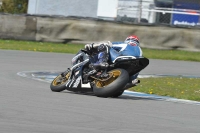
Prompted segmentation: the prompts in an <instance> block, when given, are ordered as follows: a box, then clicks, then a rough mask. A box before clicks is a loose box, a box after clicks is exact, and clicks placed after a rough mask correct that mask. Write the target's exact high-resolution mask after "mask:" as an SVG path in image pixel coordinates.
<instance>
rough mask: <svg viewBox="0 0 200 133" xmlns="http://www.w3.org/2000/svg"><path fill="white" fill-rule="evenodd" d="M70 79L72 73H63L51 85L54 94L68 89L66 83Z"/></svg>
mask: <svg viewBox="0 0 200 133" xmlns="http://www.w3.org/2000/svg"><path fill="white" fill-rule="evenodd" d="M69 77H70V72H68V73H63V74H60V75H58V76H57V77H56V78H55V79H54V80H53V81H52V82H51V85H50V88H51V90H52V91H54V92H61V91H64V90H65V89H66V83H67V81H68V79H69Z"/></svg>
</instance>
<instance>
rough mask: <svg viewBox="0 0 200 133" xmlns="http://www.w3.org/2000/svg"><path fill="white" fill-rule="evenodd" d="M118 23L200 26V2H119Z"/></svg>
mask: <svg viewBox="0 0 200 133" xmlns="http://www.w3.org/2000/svg"><path fill="white" fill-rule="evenodd" d="M117 11H118V13H117V19H116V20H117V21H123V22H129V23H148V24H157V25H159V24H165V25H171V26H176V25H177V26H195V27H199V26H200V1H199V0H119V3H118V10H117Z"/></svg>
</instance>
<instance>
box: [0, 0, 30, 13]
mask: <svg viewBox="0 0 200 133" xmlns="http://www.w3.org/2000/svg"><path fill="white" fill-rule="evenodd" d="M27 9H28V0H2V5H1V7H0V12H3V13H11V14H20V13H27Z"/></svg>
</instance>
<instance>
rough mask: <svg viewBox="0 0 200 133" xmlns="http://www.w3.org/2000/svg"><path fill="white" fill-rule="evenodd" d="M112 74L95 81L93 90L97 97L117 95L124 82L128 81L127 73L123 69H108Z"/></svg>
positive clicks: (121, 89)
mask: <svg viewBox="0 0 200 133" xmlns="http://www.w3.org/2000/svg"><path fill="white" fill-rule="evenodd" d="M108 73H111V74H112V75H113V76H112V77H111V78H109V79H108V80H106V81H97V80H96V81H95V84H94V85H93V92H94V94H95V95H96V96H98V97H118V96H119V92H121V94H122V93H123V92H122V91H124V90H123V88H124V86H125V85H126V83H127V82H128V81H129V74H128V72H127V71H126V70H124V69H114V70H111V71H109V72H108Z"/></svg>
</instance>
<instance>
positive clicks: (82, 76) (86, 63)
mask: <svg viewBox="0 0 200 133" xmlns="http://www.w3.org/2000/svg"><path fill="white" fill-rule="evenodd" d="M91 62H92V58H91V55H90V54H89V53H88V52H87V51H86V50H84V49H82V50H80V51H79V52H78V53H77V54H76V55H75V56H74V57H73V58H72V61H71V67H70V68H68V69H67V70H66V71H65V72H62V73H60V74H59V75H58V76H57V77H56V78H55V79H54V80H53V81H52V82H51V85H50V88H51V90H52V91H54V92H61V91H63V90H68V91H73V92H84V93H85V92H92V93H93V94H94V95H96V96H98V97H118V96H120V95H122V93H123V92H124V90H125V89H124V88H125V86H126V85H127V83H128V82H129V77H130V76H131V75H134V74H137V73H139V72H140V71H141V70H142V69H144V68H145V67H146V66H147V65H148V64H149V59H147V58H145V57H139V58H136V57H134V56H119V57H117V58H116V59H114V60H113V61H110V62H109V63H108V64H109V66H108V67H107V68H106V69H105V68H104V69H99V70H98V71H96V70H94V69H92V68H91V67H90V64H91Z"/></svg>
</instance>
